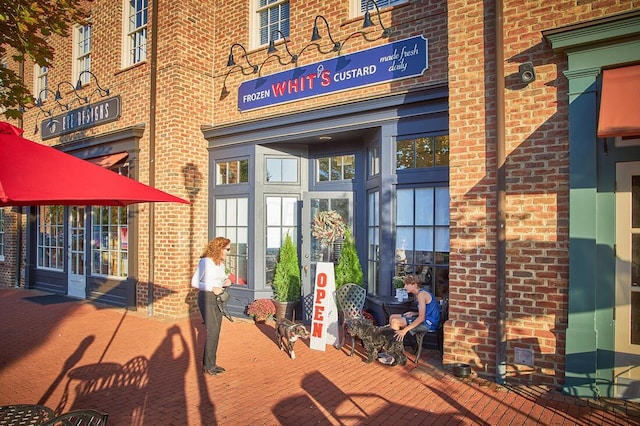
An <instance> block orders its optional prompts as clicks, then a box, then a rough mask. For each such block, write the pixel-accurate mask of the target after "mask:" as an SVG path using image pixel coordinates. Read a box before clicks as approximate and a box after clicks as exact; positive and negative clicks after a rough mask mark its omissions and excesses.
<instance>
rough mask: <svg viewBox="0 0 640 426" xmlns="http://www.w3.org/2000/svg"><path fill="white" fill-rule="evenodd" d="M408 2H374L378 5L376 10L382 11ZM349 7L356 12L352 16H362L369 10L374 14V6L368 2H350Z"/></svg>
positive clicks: (359, 0)
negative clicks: (384, 8)
mask: <svg viewBox="0 0 640 426" xmlns="http://www.w3.org/2000/svg"><path fill="white" fill-rule="evenodd" d="M408 1H409V0H376V3H377V4H378V8H380V9H382V8H383V7H388V6H395V5H397V4H402V3H407V2H408ZM351 7H352V8H353V10H355V11H357V13H354V16H357V15H363V14H364V12H365V11H366V10H367V9H369V10H370V11H371V10H373V11H374V12H375V8H376V7H375V5H374V4H373V2H372V1H370V0H351Z"/></svg>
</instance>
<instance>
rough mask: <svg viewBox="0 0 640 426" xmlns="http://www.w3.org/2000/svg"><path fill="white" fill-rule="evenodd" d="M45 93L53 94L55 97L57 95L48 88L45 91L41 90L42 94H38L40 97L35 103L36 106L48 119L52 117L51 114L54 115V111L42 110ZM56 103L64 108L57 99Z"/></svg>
mask: <svg viewBox="0 0 640 426" xmlns="http://www.w3.org/2000/svg"><path fill="white" fill-rule="evenodd" d="M43 93H45V94H46V93H51V94H52V95H54V96H55V93H54V92H53V90H51V89H48V88H46V87H45V88H44V89H42V90H40V92H39V93H38V97H37V98H36V101H35V105H36V106H37V107H38V108H39V109H40V111H42V113H43V114H44V115H46V116H47V117H50V116H51V114H53V113H52V110H46V109H44V108H42V94H43ZM56 103H57V104H58V105H60V106H61V107H62V104H61V103H60V102H58V100H57V99H56ZM54 108H55V105H54Z"/></svg>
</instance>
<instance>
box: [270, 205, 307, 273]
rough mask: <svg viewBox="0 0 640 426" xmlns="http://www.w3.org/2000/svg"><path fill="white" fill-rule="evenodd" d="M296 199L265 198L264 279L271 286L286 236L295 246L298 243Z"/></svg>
mask: <svg viewBox="0 0 640 426" xmlns="http://www.w3.org/2000/svg"><path fill="white" fill-rule="evenodd" d="M298 201H299V200H298V197H296V196H294V195H292V196H279V195H268V196H266V197H265V208H264V211H265V213H266V214H265V224H266V230H265V246H266V247H265V268H266V271H265V274H266V275H265V277H266V280H265V281H266V282H267V283H268V284H271V282H272V281H273V274H274V273H275V264H276V260H277V258H278V255H279V253H280V247H282V244H284V239H285V238H286V236H287V234H289V236H290V237H291V239H292V240H293V244H294V245H296V246H297V244H296V242H297V241H298V215H297V213H298Z"/></svg>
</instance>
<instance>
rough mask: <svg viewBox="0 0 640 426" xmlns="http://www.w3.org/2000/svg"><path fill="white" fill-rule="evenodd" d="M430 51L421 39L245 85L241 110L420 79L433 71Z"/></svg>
mask: <svg viewBox="0 0 640 426" xmlns="http://www.w3.org/2000/svg"><path fill="white" fill-rule="evenodd" d="M427 49H428V45H427V39H425V38H424V37H423V36H417V37H412V38H408V39H404V40H400V41H395V42H393V43H388V44H385V45H382V46H378V47H373V48H371V49H367V50H362V51H360V52H357V53H353V54H350V55H344V56H338V57H336V58H332V59H328V60H326V61H322V62H316V63H313V64H309V65H306V66H304V67H298V68H294V69H292V70H287V71H284V72H281V73H277V74H272V75H269V76H265V77H258V78H256V79H254V80H249V81H245V82H243V83H242V84H241V85H240V87H239V88H238V109H239V110H240V111H250V110H253V109H257V108H264V107H268V106H273V105H277V104H281V103H285V102H293V101H299V100H301V99H306V98H311V97H315V96H322V95H326V94H329V93H335V92H340V91H344V90H351V89H354V88H358V87H363V86H370V85H373V84H378V83H384V82H388V81H394V80H400V79H403V78H409V77H416V76H420V75H422V73H424V71H425V70H426V69H427V68H428V67H429V66H428V65H429V64H428V54H427V53H428V52H427Z"/></svg>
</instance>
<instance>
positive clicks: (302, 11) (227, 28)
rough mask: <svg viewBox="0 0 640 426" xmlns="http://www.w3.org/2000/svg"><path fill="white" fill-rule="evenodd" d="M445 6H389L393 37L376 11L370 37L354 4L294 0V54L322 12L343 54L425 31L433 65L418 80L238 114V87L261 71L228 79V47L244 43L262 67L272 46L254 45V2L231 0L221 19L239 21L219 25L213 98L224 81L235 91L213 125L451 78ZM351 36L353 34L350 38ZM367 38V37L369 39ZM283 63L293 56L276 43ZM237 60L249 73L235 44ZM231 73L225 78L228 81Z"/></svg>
mask: <svg viewBox="0 0 640 426" xmlns="http://www.w3.org/2000/svg"><path fill="white" fill-rule="evenodd" d="M445 6H446V5H445V4H444V2H442V1H436V0H432V1H423V2H409V3H408V4H404V5H399V6H396V7H392V8H385V9H384V11H383V12H382V14H381V17H382V22H383V24H384V26H385V27H387V28H391V30H392V35H391V37H390V38H388V39H387V38H380V35H381V33H382V31H381V27H380V26H379V25H377V23H378V20H377V15H376V14H372V20H373V22H374V23H375V24H376V25H375V26H373V27H369V28H367V29H366V30H365V31H366V36H363V35H362V33H361V32H360V31H361V30H362V22H363V20H362V17H358V18H350V15H349V2H347V1H336V0H330V1H327V2H323V3H319V2H305V1H298V0H292V1H291V2H290V10H291V26H290V36H289V42H288V47H289V50H290V51H291V52H292V53H296V54H297V53H298V52H300V51H301V50H302V49H303V48H304V47H305V46H307V45H308V44H309V43H310V40H311V33H312V29H313V23H314V18H315V17H316V16H317V15H322V16H324V17H325V18H326V19H327V21H328V23H329V27H330V29H331V36H332V37H333V39H334V40H335V41H339V42H344V43H343V47H342V50H341V53H342V54H349V53H353V52H357V51H360V50H363V49H368V48H371V47H375V46H378V45H381V44H385V43H388V42H389V41H393V40H399V39H404V38H408V37H412V36H415V35H419V34H422V35H424V36H425V37H426V38H427V39H428V41H429V69H428V70H427V71H426V72H425V74H424V75H423V76H421V77H418V78H411V79H405V80H402V81H399V82H395V83H383V84H378V85H375V86H368V87H365V88H360V89H356V90H352V91H348V92H343V93H335V94H330V95H327V96H322V97H318V98H314V99H307V100H304V101H301V102H294V103H289V104H286V105H280V106H274V107H270V108H265V109H260V110H257V111H249V112H239V111H238V105H237V100H238V99H237V89H238V87H239V86H240V84H241V83H242V82H243V81H247V80H251V79H254V78H256V77H257V75H256V74H251V75H242V73H240V72H238V71H237V69H236V70H233V71H232V72H231V73H230V74H229V75H228V77H226V76H227V74H228V73H229V70H230V68H227V66H226V65H227V59H228V57H229V49H230V48H231V45H232V44H233V43H241V44H242V45H243V46H244V47H245V48H247V50H248V53H249V55H248V57H249V61H250V62H251V63H252V64H254V65H258V66H261V65H262V64H263V63H264V62H265V60H266V59H267V57H268V55H267V48H266V47H263V48H261V49H256V50H250V49H249V35H248V28H249V22H248V19H247V16H248V15H249V2H247V1H240V0H233V1H230V2H226V3H225V5H224V7H223V8H221V10H219V11H218V15H219V18H218V19H219V21H218V22H222V23H227V22H233V23H234V25H217V26H216V28H215V39H216V46H215V54H214V63H213V73H214V96H215V97H216V99H218V98H219V97H220V93H221V90H222V87H223V83H224V84H225V86H226V87H227V89H228V90H229V92H230V94H229V95H228V96H227V97H226V98H224V99H222V100H220V101H219V102H216V105H215V109H214V117H213V124H214V125H220V124H225V123H238V122H240V121H251V120H254V119H258V118H266V117H271V116H281V115H283V114H290V113H296V112H300V111H305V110H310V109H315V108H322V107H324V106H330V105H336V104H343V103H350V102H357V101H359V100H364V99H369V98H375V97H380V96H386V95H388V94H390V93H397V92H403V91H408V90H411V89H416V88H420V87H423V86H425V85H429V84H435V83H442V82H446V78H447V35H446V28H447V21H446V7H445ZM318 28H319V33H320V35H321V36H322V39H321V40H319V41H318V43H319V44H320V48H321V50H322V51H323V52H329V51H330V50H331V48H332V44H331V42H330V40H329V37H328V35H327V29H326V26H325V25H324V23H323V22H322V21H321V20H319V21H318ZM349 36H351V37H349ZM365 38H366V39H367V40H369V41H367V40H365ZM277 47H278V51H279V52H280V54H281V56H282V59H283V61H284V60H287V59H288V55H287V54H286V51H285V50H284V46H281V45H280V44H279V45H277ZM233 54H234V59H235V62H236V64H238V65H244V66H245V68H247V69H246V70H245V72H249V70H248V65H247V63H246V62H245V60H244V59H243V58H242V50H241V49H239V48H234V50H233ZM336 56H337V53H335V52H330V53H326V54H322V53H319V52H318V49H317V48H316V47H314V46H311V47H309V48H307V49H305V50H304V52H303V53H302V54H301V55H300V58H299V60H298V65H299V66H303V65H306V64H310V63H314V62H317V61H320V60H322V59H327V58H333V57H336ZM292 67H294V65H284V66H283V65H280V64H279V63H278V61H277V59H275V58H272V59H270V60H269V61H267V62H266V63H265V64H264V66H263V67H261V74H263V75H269V74H273V73H277V72H281V71H283V70H286V69H290V68H292ZM225 77H226V81H225Z"/></svg>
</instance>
